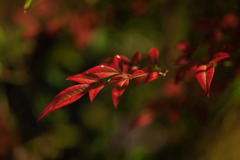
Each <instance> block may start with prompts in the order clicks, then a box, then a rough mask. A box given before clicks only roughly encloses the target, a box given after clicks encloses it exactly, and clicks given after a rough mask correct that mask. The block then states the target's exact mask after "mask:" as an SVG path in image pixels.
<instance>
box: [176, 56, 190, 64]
mask: <svg viewBox="0 0 240 160" xmlns="http://www.w3.org/2000/svg"><path fill="white" fill-rule="evenodd" d="M175 63H176V64H178V65H187V64H188V60H187V57H186V56H181V57H178V58H177V59H176V61H175Z"/></svg>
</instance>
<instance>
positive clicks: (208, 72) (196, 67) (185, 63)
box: [175, 41, 230, 97]
mask: <svg viewBox="0 0 240 160" xmlns="http://www.w3.org/2000/svg"><path fill="white" fill-rule="evenodd" d="M177 48H178V50H179V51H181V52H183V53H184V55H183V56H180V57H179V58H178V59H177V60H176V64H178V65H182V67H181V68H180V69H179V70H178V71H177V72H176V79H175V80H176V83H178V82H179V81H180V80H182V79H183V78H184V77H185V75H186V73H187V72H188V71H194V72H195V77H196V79H197V81H198V83H199V84H200V86H201V88H202V89H203V90H204V92H205V93H206V94H207V96H208V97H209V91H210V85H211V82H212V79H213V75H214V71H215V67H214V65H213V64H214V63H216V62H218V61H221V60H223V59H225V58H228V57H229V56H230V55H229V54H228V53H227V52H223V51H224V50H223V49H222V51H219V52H216V53H215V54H214V56H213V58H212V59H210V60H209V61H208V62H207V63H206V64H202V62H200V61H199V60H194V61H191V60H189V59H190V57H191V55H192V54H193V53H194V52H195V51H196V50H197V48H198V47H197V46H194V47H191V46H190V44H189V42H188V41H182V42H180V43H179V44H178V46H177Z"/></svg>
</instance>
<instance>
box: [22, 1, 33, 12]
mask: <svg viewBox="0 0 240 160" xmlns="http://www.w3.org/2000/svg"><path fill="white" fill-rule="evenodd" d="M31 4H32V0H26V2H25V4H24V10H27V9H28V8H29V7H30V6H31Z"/></svg>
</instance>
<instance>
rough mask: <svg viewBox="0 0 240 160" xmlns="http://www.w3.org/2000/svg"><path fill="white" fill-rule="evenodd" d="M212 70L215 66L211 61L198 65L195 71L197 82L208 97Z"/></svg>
mask: <svg viewBox="0 0 240 160" xmlns="http://www.w3.org/2000/svg"><path fill="white" fill-rule="evenodd" d="M214 71H215V68H214V67H213V65H212V64H211V63H209V64H207V65H200V66H198V67H197V69H196V72H195V73H196V79H197V80H198V83H199V84H200V85H201V87H202V89H203V90H204V92H205V93H206V94H207V96H208V97H209V91H210V85H211V82H212V78H213V75H214Z"/></svg>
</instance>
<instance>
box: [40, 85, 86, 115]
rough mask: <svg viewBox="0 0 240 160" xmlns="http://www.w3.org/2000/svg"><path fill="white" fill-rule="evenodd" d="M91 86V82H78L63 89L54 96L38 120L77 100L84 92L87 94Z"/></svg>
mask: <svg viewBox="0 0 240 160" xmlns="http://www.w3.org/2000/svg"><path fill="white" fill-rule="evenodd" d="M89 88H90V85H89V84H78V85H74V86H72V87H69V88H67V89H65V90H63V91H62V92H60V93H59V94H58V95H56V96H55V97H54V98H53V100H52V101H51V102H50V103H49V104H48V105H47V106H46V107H45V108H44V110H43V111H42V113H41V114H40V116H39V118H38V120H40V119H41V118H43V117H44V116H45V115H46V114H48V113H50V112H52V111H54V110H56V109H58V108H61V107H64V106H66V105H68V104H70V103H73V102H75V101H76V100H78V99H79V98H81V97H82V96H83V95H84V94H86V93H87V92H88V90H89Z"/></svg>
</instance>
